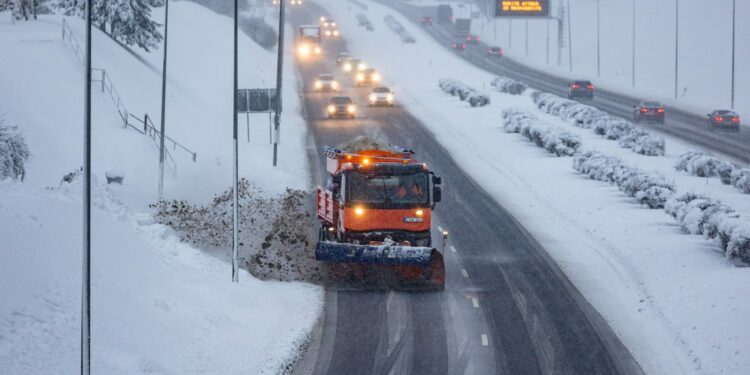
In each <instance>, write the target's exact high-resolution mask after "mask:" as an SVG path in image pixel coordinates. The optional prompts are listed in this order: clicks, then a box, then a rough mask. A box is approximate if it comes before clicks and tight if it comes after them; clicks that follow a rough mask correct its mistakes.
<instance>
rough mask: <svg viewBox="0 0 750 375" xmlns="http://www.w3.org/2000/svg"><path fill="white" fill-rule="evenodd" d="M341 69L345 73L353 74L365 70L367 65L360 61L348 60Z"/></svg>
mask: <svg viewBox="0 0 750 375" xmlns="http://www.w3.org/2000/svg"><path fill="white" fill-rule="evenodd" d="M343 68H344V71H345V72H347V73H355V72H360V71H363V70H365V69H367V64H365V63H364V61H362V60H360V59H349V60H348V61H346V62H345V63H344V65H343Z"/></svg>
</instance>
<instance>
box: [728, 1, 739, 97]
mask: <svg viewBox="0 0 750 375" xmlns="http://www.w3.org/2000/svg"><path fill="white" fill-rule="evenodd" d="M736 13H737V0H732V98H731V104H730V106H729V108H730V109H734V61H735V60H734V59H735V44H734V42H735V32H736V30H737V29H736V27H735V25H736V18H737V14H736Z"/></svg>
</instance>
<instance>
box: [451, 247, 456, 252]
mask: <svg viewBox="0 0 750 375" xmlns="http://www.w3.org/2000/svg"><path fill="white" fill-rule="evenodd" d="M450 248H451V251H452V252H454V253H455V252H456V248H455V247H453V245H451V247H450Z"/></svg>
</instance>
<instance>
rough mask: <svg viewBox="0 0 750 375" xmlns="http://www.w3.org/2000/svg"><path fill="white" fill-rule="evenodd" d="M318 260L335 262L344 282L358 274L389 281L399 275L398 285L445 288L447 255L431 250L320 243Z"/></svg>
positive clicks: (338, 275)
mask: <svg viewBox="0 0 750 375" xmlns="http://www.w3.org/2000/svg"><path fill="white" fill-rule="evenodd" d="M315 259H316V260H319V261H325V262H329V263H331V266H332V267H335V268H336V269H337V271H335V274H336V277H340V278H344V279H346V278H348V277H349V276H351V275H352V274H354V275H356V276H354V277H355V278H357V279H360V280H368V279H376V280H377V279H380V280H382V279H383V278H385V279H386V280H388V279H389V277H388V276H393V275H395V279H391V280H392V281H396V282H397V284H403V283H407V284H413V283H416V284H418V285H421V286H427V288H429V289H436V290H443V289H444V288H445V263H444V260H443V254H442V253H440V251H438V250H437V249H433V248H431V247H411V246H399V245H355V244H350V243H339V242H318V245H317V246H316V247H315ZM341 267H344V268H343V269H342V268H341ZM351 267H353V269H351ZM347 275H349V276H347ZM420 288H421V287H420Z"/></svg>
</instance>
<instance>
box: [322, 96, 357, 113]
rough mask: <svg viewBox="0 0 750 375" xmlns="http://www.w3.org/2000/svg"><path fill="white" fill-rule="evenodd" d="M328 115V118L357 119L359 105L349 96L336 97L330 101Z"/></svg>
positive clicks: (327, 109)
mask: <svg viewBox="0 0 750 375" xmlns="http://www.w3.org/2000/svg"><path fill="white" fill-rule="evenodd" d="M326 113H327V114H328V118H355V117H356V116H357V105H356V104H354V101H353V100H352V98H350V97H348V96H334V97H331V99H329V100H328V105H326Z"/></svg>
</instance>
